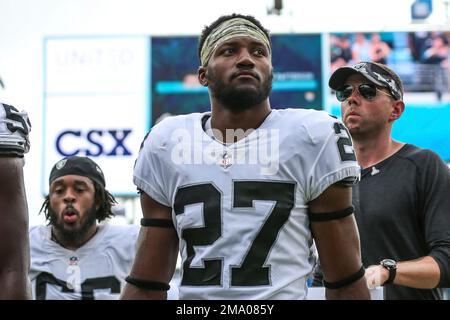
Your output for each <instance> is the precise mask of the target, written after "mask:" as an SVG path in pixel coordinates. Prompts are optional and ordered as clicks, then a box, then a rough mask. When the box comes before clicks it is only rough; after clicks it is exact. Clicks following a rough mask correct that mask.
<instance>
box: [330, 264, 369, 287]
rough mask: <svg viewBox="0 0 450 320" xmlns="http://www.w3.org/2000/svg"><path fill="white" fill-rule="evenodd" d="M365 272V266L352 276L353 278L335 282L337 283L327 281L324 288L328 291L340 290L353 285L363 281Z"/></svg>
mask: <svg viewBox="0 0 450 320" xmlns="http://www.w3.org/2000/svg"><path fill="white" fill-rule="evenodd" d="M365 271H366V270H365V269H364V266H361V268H360V269H359V270H358V271H357V272H356V273H354V274H352V275H351V276H349V277H347V278H345V279H342V280H339V281H335V282H327V281H325V280H323V286H324V287H325V288H328V289H340V288H342V287H345V286H348V285H349V284H352V283H353V282H356V281H358V280H359V279H361V278H362V277H364V273H365Z"/></svg>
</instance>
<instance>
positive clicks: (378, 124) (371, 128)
mask: <svg viewBox="0 0 450 320" xmlns="http://www.w3.org/2000/svg"><path fill="white" fill-rule="evenodd" d="M368 83H370V82H369V81H368V80H367V79H365V78H364V77H363V76H361V75H352V76H350V77H349V78H348V79H347V81H346V82H345V84H346V85H351V86H353V88H354V89H353V92H352V94H351V95H350V96H349V97H348V98H347V99H346V100H344V101H343V102H342V103H341V115H342V121H343V122H344V124H345V125H346V127H347V128H348V129H349V131H350V133H351V134H352V136H354V137H357V136H358V135H370V134H373V133H375V132H378V131H381V130H383V129H384V128H386V126H387V125H388V124H389V119H390V114H391V109H392V104H393V102H394V100H393V99H392V98H391V97H390V96H389V95H387V94H383V93H381V92H379V90H378V89H377V90H376V95H375V97H374V98H372V99H367V98H364V97H363V96H362V95H361V94H360V93H359V92H358V89H356V88H358V87H359V86H360V85H361V84H368ZM383 90H385V89H383Z"/></svg>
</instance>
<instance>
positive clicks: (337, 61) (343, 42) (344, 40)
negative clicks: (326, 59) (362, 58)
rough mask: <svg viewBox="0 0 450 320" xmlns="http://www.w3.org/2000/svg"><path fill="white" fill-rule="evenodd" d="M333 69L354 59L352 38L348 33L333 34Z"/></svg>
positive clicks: (331, 39)
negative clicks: (341, 34)
mask: <svg viewBox="0 0 450 320" xmlns="http://www.w3.org/2000/svg"><path fill="white" fill-rule="evenodd" d="M330 41H331V53H330V55H331V71H334V70H336V69H337V68H339V67H342V66H345V65H347V64H348V63H349V62H350V60H351V59H352V50H351V47H350V40H349V38H348V36H347V35H344V36H340V37H338V36H335V35H333V36H331V38H330Z"/></svg>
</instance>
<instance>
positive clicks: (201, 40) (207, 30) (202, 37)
mask: <svg viewBox="0 0 450 320" xmlns="http://www.w3.org/2000/svg"><path fill="white" fill-rule="evenodd" d="M234 18H243V19H246V20H248V21H250V22H252V23H253V24H255V25H256V26H257V27H258V28H259V29H261V31H262V32H264V34H265V35H266V36H267V39H269V43H270V45H272V43H271V41H270V32H269V30H267V29H266V28H264V27H263V26H262V24H261V22H259V21H258V20H257V19H256V18H255V17H254V16H250V15H243V14H239V13H233V14H229V15H223V16H220V17H219V18H218V19H217V20H216V21H214V22H213V23H211V24H210V25H208V26H205V27H204V28H203V31H202V34H201V35H200V38H199V41H198V49H197V54H198V58H199V59H201V52H202V47H203V44H204V43H205V40H206V38H207V37H208V36H209V34H210V33H211V31H213V30H214V29H215V28H216V27H217V26H218V25H220V24H221V23H222V22H224V21H227V20H230V19H234Z"/></svg>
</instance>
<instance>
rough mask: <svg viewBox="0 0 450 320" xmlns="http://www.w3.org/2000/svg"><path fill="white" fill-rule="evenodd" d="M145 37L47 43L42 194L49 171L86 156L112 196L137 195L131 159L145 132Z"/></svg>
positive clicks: (146, 64)
mask: <svg viewBox="0 0 450 320" xmlns="http://www.w3.org/2000/svg"><path fill="white" fill-rule="evenodd" d="M149 43H150V41H149V38H148V37H137V38H136V37H132V38H123V37H122V38H111V37H106V38H98V37H89V38H85V39H82V38H73V39H67V38H64V39H59V38H51V39H47V40H46V45H45V50H46V51H45V95H44V97H45V99H44V119H45V123H44V124H45V127H44V141H45V144H44V152H43V155H44V156H43V157H44V170H43V171H44V172H43V182H42V186H43V193H44V194H47V193H48V176H49V174H50V170H51V168H52V166H53V165H54V164H55V163H56V162H57V161H58V160H59V159H61V158H63V157H65V156H71V155H77V156H88V157H90V158H92V159H93V160H94V161H95V162H97V163H98V164H99V166H100V167H101V168H102V170H103V172H104V174H105V179H106V188H107V189H108V190H109V191H110V192H111V193H113V194H114V195H122V196H127V195H136V188H135V186H134V185H133V183H132V173H133V166H134V161H135V160H136V157H137V153H138V151H139V147H140V144H141V142H142V139H143V138H144V136H145V134H146V132H147V131H148V128H149V123H150V114H149V113H150V105H149V100H148V92H149V91H150V90H149V88H150V84H149V80H148V79H149V74H150V68H149V59H150V58H149V57H150V56H149V52H150V48H149V45H150V44H149Z"/></svg>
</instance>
